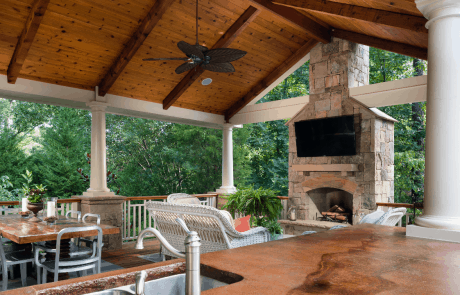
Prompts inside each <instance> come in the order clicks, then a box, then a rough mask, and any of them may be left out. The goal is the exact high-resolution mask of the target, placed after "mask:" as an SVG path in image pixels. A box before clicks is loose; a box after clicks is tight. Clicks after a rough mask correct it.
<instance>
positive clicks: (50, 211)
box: [46, 202, 56, 217]
mask: <svg viewBox="0 0 460 295" xmlns="http://www.w3.org/2000/svg"><path fill="white" fill-rule="evenodd" d="M47 207H48V208H47V214H46V216H47V217H51V216H55V215H56V203H55V202H48V206H47Z"/></svg>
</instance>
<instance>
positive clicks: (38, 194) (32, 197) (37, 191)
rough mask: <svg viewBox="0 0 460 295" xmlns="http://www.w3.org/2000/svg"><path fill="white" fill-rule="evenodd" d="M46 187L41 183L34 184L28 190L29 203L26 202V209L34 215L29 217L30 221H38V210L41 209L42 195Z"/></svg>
mask: <svg viewBox="0 0 460 295" xmlns="http://www.w3.org/2000/svg"><path fill="white" fill-rule="evenodd" d="M45 192H46V189H45V187H44V186H43V185H42V184H41V185H36V186H35V188H31V189H30V191H29V198H28V200H29V204H27V209H29V211H32V213H33V214H34V217H32V218H31V219H29V221H30V222H40V221H41V220H40V218H38V217H37V214H38V212H40V211H41V210H43V195H44V194H45Z"/></svg>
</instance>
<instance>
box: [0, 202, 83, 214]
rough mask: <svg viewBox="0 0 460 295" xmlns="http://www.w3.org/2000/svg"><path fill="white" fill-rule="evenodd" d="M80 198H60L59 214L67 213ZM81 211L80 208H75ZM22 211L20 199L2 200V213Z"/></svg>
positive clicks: (0, 206) (0, 208) (0, 212)
mask: <svg viewBox="0 0 460 295" xmlns="http://www.w3.org/2000/svg"><path fill="white" fill-rule="evenodd" d="M80 202H81V200H80V199H74V198H72V199H60V200H58V214H59V215H65V214H66V212H67V211H70V210H72V206H73V205H79V203H80ZM73 210H77V211H79V209H76V208H73ZM20 211H21V204H20V202H19V201H5V202H0V215H9V214H18V213H19V212H20Z"/></svg>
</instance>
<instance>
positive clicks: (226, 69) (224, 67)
mask: <svg viewBox="0 0 460 295" xmlns="http://www.w3.org/2000/svg"><path fill="white" fill-rule="evenodd" d="M201 67H202V68H203V69H205V70H208V71H211V72H218V73H233V72H234V71H235V68H234V67H233V65H232V64H231V63H229V62H226V63H218V64H207V65H206V64H202V65H201Z"/></svg>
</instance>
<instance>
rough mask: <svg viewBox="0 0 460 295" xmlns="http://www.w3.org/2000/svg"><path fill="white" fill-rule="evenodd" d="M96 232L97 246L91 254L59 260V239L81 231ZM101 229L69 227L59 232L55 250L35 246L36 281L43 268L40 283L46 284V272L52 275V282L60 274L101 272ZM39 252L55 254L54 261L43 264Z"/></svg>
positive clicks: (95, 226)
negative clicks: (67, 234) (90, 270)
mask: <svg viewBox="0 0 460 295" xmlns="http://www.w3.org/2000/svg"><path fill="white" fill-rule="evenodd" d="M91 230H97V231H98V234H97V239H98V240H97V245H96V247H93V251H92V253H91V254H86V255H74V256H70V257H69V258H61V257H60V255H61V239H62V236H63V235H64V234H66V233H76V232H83V231H91ZM101 241H102V229H101V228H100V227H99V226H97V225H92V226H85V227H70V228H65V229H63V230H61V231H60V232H59V234H58V236H57V239H56V249H54V250H53V251H50V250H49V249H43V247H42V246H40V245H36V246H35V249H34V258H35V264H36V266H37V279H38V280H39V279H40V275H39V274H40V270H41V269H42V268H43V275H42V283H43V284H46V281H47V279H46V277H47V275H48V272H52V273H54V281H55V282H57V281H58V276H59V274H60V273H69V272H77V271H81V272H83V274H84V275H86V272H87V270H88V269H92V270H93V273H94V274H97V273H100V272H101V252H102V243H101ZM40 250H43V251H47V252H48V253H54V254H55V260H50V261H46V260H45V261H44V262H43V263H42V262H41V261H40V259H39V254H40Z"/></svg>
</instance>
